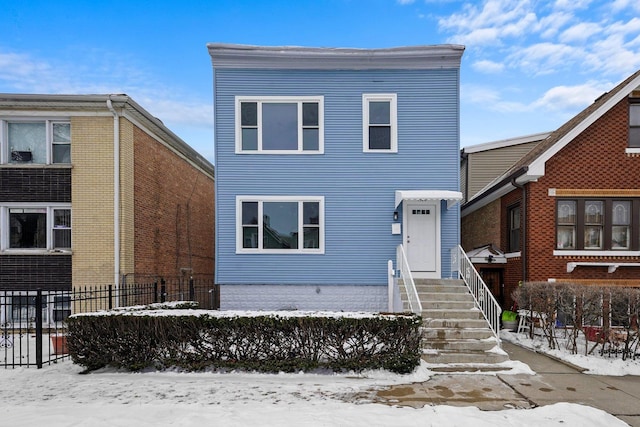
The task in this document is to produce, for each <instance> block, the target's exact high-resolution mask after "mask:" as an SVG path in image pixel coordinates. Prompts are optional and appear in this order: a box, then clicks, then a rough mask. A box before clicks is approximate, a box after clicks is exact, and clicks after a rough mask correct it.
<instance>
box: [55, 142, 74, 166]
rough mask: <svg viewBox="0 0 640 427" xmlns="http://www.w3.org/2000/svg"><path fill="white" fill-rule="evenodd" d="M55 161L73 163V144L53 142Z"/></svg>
mask: <svg viewBox="0 0 640 427" xmlns="http://www.w3.org/2000/svg"><path fill="white" fill-rule="evenodd" d="M52 153H53V163H71V145H69V144H53V146H52Z"/></svg>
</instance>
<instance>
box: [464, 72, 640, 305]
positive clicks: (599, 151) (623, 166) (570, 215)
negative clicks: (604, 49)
mask: <svg viewBox="0 0 640 427" xmlns="http://www.w3.org/2000/svg"><path fill="white" fill-rule="evenodd" d="M461 217H462V223H461V234H462V236H461V240H462V245H463V248H464V249H465V250H466V251H473V250H474V248H475V249H476V251H477V248H481V247H492V248H495V249H497V250H498V251H499V254H500V255H499V258H494V257H493V256H492V257H491V259H489V257H488V256H486V257H485V258H482V257H478V258H477V259H476V260H475V264H476V267H477V268H478V269H479V270H482V269H486V270H492V271H499V272H500V274H501V276H502V277H501V280H502V283H501V285H502V290H501V292H502V293H503V297H504V306H505V307H507V308H508V307H510V306H511V304H512V303H513V301H512V300H511V294H512V292H513V290H514V289H515V288H516V287H517V285H518V282H520V281H563V282H572V283H578V284H585V285H588V284H606V285H613V286H633V287H637V286H640V71H638V72H636V73H634V74H633V75H631V76H629V77H628V78H627V79H625V80H624V81H623V82H622V83H620V84H619V85H618V86H616V87H615V88H613V89H612V90H611V91H609V92H607V93H605V94H603V95H602V96H601V97H599V98H598V99H597V100H596V101H595V102H594V103H593V104H591V105H590V106H588V107H587V108H586V109H585V110H583V111H582V112H580V113H579V114H578V115H576V116H575V117H573V118H572V119H570V120H569V121H568V122H566V123H565V124H564V125H562V126H561V127H560V128H558V129H557V130H556V131H555V132H552V133H551V134H550V135H549V136H548V137H546V138H545V139H543V140H542V141H540V142H539V143H538V144H537V145H536V146H535V147H534V148H532V149H531V150H530V151H529V152H528V153H527V154H525V155H524V156H523V157H522V158H521V159H520V160H518V161H517V162H516V163H515V164H513V165H512V166H511V167H510V168H509V169H508V170H507V171H505V172H504V173H502V174H501V175H500V176H498V177H496V178H495V179H494V180H493V181H492V182H491V183H489V184H488V185H487V186H485V187H484V189H482V190H481V191H479V192H478V193H476V194H475V195H472V196H471V197H470V198H469V200H467V201H466V202H465V203H464V204H463V205H462V207H461ZM488 223H493V224H496V223H497V224H499V226H496V227H487V226H486V224H488ZM483 224H484V225H483ZM498 260H499V262H497V261H498Z"/></svg>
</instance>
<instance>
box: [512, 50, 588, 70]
mask: <svg viewBox="0 0 640 427" xmlns="http://www.w3.org/2000/svg"><path fill="white" fill-rule="evenodd" d="M581 55H583V52H582V50H581V49H576V48H574V47H572V46H569V45H565V44H554V43H537V44H534V45H532V46H529V47H526V48H524V49H521V50H519V51H517V52H515V53H514V54H512V55H511V56H510V57H509V62H510V65H513V66H515V67H517V68H520V69H522V70H524V71H525V72H526V73H527V74H530V75H542V74H551V73H554V72H557V71H558V70H559V69H561V68H565V67H567V65H568V64H569V63H570V62H572V61H574V60H575V59H576V58H579V57H580V56H581Z"/></svg>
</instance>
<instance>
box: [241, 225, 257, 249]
mask: <svg viewBox="0 0 640 427" xmlns="http://www.w3.org/2000/svg"><path fill="white" fill-rule="evenodd" d="M242 247H243V248H249V249H257V248H258V227H242Z"/></svg>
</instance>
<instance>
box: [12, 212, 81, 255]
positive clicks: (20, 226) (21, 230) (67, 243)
mask: <svg viewBox="0 0 640 427" xmlns="http://www.w3.org/2000/svg"><path fill="white" fill-rule="evenodd" d="M0 218H2V225H3V226H2V227H0V230H2V231H5V230H6V232H2V233H0V247H1V249H2V250H5V251H22V250H25V251H38V250H41V251H47V250H69V249H71V208H70V207H68V206H38V205H36V206H27V205H24V204H23V205H20V206H4V207H0Z"/></svg>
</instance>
